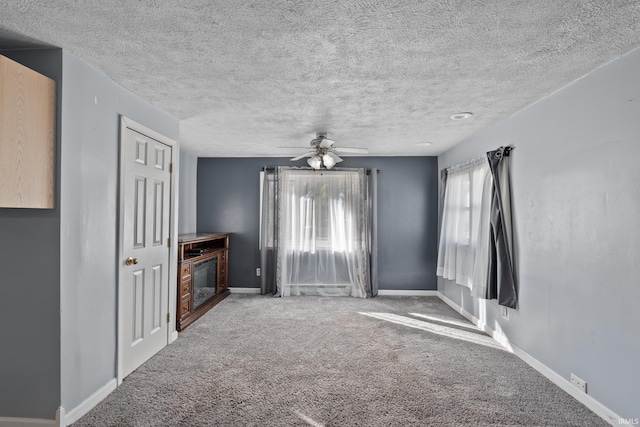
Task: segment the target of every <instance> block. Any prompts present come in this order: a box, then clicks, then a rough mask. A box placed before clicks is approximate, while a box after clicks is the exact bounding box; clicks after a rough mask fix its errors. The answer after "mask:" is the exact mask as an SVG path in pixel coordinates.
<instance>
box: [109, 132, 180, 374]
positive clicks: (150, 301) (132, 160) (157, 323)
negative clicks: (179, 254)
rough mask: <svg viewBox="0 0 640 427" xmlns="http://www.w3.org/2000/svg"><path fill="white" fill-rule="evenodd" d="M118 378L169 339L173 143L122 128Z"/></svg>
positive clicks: (127, 372) (137, 365) (154, 352)
mask: <svg viewBox="0 0 640 427" xmlns="http://www.w3.org/2000/svg"><path fill="white" fill-rule="evenodd" d="M121 138H122V141H121V147H120V149H121V150H122V153H121V162H122V164H121V179H122V185H121V191H122V195H121V198H122V199H121V204H122V206H121V213H122V216H121V219H120V221H121V230H122V244H121V250H120V256H121V260H120V262H121V274H120V284H119V311H120V314H119V321H120V322H121V324H120V326H119V328H118V330H119V334H120V335H121V336H120V338H119V345H120V366H119V378H120V379H122V378H124V377H126V376H127V375H129V374H130V373H131V372H132V371H134V370H135V369H136V368H137V367H139V366H140V365H141V364H142V363H144V362H145V361H146V360H147V359H149V358H150V357H151V356H153V355H154V354H156V353H157V352H158V351H159V350H161V349H162V348H163V347H164V346H166V345H167V342H168V333H167V328H168V322H169V319H168V313H169V310H168V301H169V283H170V280H169V277H170V271H171V269H170V268H169V260H170V249H169V237H170V236H169V232H170V212H171V211H170V205H171V171H170V164H171V158H172V152H171V150H172V147H171V146H169V145H166V144H164V143H162V142H160V141H158V140H156V139H153V138H151V137H148V136H146V135H144V134H142V133H140V132H137V131H135V130H133V129H131V128H128V127H126V128H123V129H122V137H121Z"/></svg>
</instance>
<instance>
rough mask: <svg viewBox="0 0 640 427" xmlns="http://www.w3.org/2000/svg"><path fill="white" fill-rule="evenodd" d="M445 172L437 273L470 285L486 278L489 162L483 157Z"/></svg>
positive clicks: (480, 282)
mask: <svg viewBox="0 0 640 427" xmlns="http://www.w3.org/2000/svg"><path fill="white" fill-rule="evenodd" d="M447 172H448V173H447V180H446V184H445V198H444V204H443V206H442V223H441V231H440V244H439V251H438V267H437V275H438V276H441V277H443V278H445V279H449V280H455V281H456V283H458V284H460V285H462V286H467V287H469V288H472V287H473V286H474V283H475V284H476V285H481V284H482V283H483V281H486V262H484V265H483V264H482V263H483V261H482V259H486V255H487V252H488V250H487V248H486V247H485V246H487V242H488V238H487V236H488V233H489V209H490V202H491V200H490V193H491V191H490V188H491V173H490V170H489V163H488V161H487V159H486V157H484V156H483V157H481V158H478V159H474V160H472V161H470V162H467V163H465V164H463V165H460V166H457V167H455V168H451V169H449V170H448V171H447Z"/></svg>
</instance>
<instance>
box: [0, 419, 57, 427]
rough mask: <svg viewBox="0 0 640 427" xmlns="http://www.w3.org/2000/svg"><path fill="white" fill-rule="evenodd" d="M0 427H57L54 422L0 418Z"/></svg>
mask: <svg viewBox="0 0 640 427" xmlns="http://www.w3.org/2000/svg"><path fill="white" fill-rule="evenodd" d="M0 427H58V422H57V421H56V420H43V419H39V418H11V417H0Z"/></svg>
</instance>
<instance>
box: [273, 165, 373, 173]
mask: <svg viewBox="0 0 640 427" xmlns="http://www.w3.org/2000/svg"><path fill="white" fill-rule="evenodd" d="M335 169H336V170H341V168H335ZM262 170H263V171H264V172H275V171H276V167H275V166H263V167H262ZM309 170H321V171H323V172H326V171H327V169H311V168H309ZM372 170H373V169H366V171H367V175H368V174H370V173H371V171H372ZM376 172H377V173H380V172H382V170H381V169H376Z"/></svg>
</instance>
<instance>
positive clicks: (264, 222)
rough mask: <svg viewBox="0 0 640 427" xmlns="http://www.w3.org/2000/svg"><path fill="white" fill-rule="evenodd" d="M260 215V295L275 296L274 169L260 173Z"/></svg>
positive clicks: (276, 248)
mask: <svg viewBox="0 0 640 427" xmlns="http://www.w3.org/2000/svg"><path fill="white" fill-rule="evenodd" d="M261 178H262V194H261V196H262V198H261V203H262V204H261V208H262V212H261V213H260V215H261V217H260V273H261V274H260V276H261V281H260V293H261V294H262V295H265V294H274V295H275V294H276V291H277V287H276V261H277V257H276V254H277V250H278V239H277V236H278V221H277V220H276V219H277V215H276V214H277V212H278V191H277V189H278V174H277V173H276V171H275V170H274V169H267V168H264V169H263V171H262V175H261Z"/></svg>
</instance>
